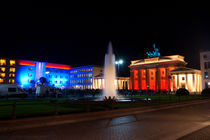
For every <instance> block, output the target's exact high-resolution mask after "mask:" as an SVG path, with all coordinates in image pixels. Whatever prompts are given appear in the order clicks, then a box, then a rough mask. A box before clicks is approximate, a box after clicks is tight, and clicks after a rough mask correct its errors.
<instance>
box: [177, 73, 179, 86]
mask: <svg viewBox="0 0 210 140" xmlns="http://www.w3.org/2000/svg"><path fill="white" fill-rule="evenodd" d="M177 89H179V74H177Z"/></svg>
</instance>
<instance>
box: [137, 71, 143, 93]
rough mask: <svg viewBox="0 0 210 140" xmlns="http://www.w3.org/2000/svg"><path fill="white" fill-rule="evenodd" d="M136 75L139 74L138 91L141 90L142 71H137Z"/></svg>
mask: <svg viewBox="0 0 210 140" xmlns="http://www.w3.org/2000/svg"><path fill="white" fill-rule="evenodd" d="M138 74H139V76H138V81H139V82H138V83H139V90H142V82H141V81H142V71H141V70H139V71H138Z"/></svg>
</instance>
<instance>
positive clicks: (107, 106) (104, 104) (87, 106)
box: [0, 95, 205, 119]
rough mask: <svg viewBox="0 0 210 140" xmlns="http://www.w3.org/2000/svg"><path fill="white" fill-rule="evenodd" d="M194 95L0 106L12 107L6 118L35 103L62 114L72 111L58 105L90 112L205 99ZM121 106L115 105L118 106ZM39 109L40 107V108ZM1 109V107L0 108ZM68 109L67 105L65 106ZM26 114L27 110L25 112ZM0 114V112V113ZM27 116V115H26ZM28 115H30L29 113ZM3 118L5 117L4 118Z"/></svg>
mask: <svg viewBox="0 0 210 140" xmlns="http://www.w3.org/2000/svg"><path fill="white" fill-rule="evenodd" d="M194 97H196V96H182V97H181V96H172V95H171V96H170V95H169V96H168V97H167V96H165V97H164V95H161V96H158V97H156V98H155V99H152V100H149V99H150V96H147V97H146V98H145V100H136V99H133V100H132V98H131V100H130V101H124V102H118V101H110V102H109V101H97V102H96V101H85V100H84V101H78V100H77V101H63V102H58V101H56V100H49V101H50V102H46V103H17V102H14V103H13V104H2V105H1V104H0V108H1V107H8V106H9V107H12V110H11V112H10V114H11V115H10V117H9V116H7V118H6V119H10V118H11V119H16V118H17V116H21V115H20V114H19V115H17V108H18V107H24V106H25V107H28V106H35V105H42V106H43V108H44V107H47V106H48V105H49V106H51V107H52V108H54V109H53V111H52V112H51V113H49V112H48V113H47V115H49V114H50V115H53V114H54V115H59V114H63V113H66V112H67V113H72V112H74V111H72V110H70V109H69V111H59V106H61V105H63V106H65V105H70V106H74V105H78V106H79V107H81V106H83V107H84V108H82V111H81V108H80V111H76V112H91V111H98V110H112V109H119V108H131V107H140V106H148V105H158V104H166V103H177V102H181V101H190V100H196V99H205V98H203V97H201V96H199V97H196V98H194ZM120 105H121V107H117V106H120ZM123 105H126V107H123ZM94 107H101V109H98V110H97V109H94ZM40 109H41V108H40ZM0 110H1V109H0ZM67 110H68V107H67ZM25 113H26V114H27V112H25ZM41 113H43V112H39V113H35V114H33V113H32V116H37V115H38V116H40V114H41ZM0 115H1V114H0ZM26 116H27V115H26ZM29 116H30V115H29ZM22 117H24V115H22ZM0 118H1V116H0ZM4 119H5V118H4Z"/></svg>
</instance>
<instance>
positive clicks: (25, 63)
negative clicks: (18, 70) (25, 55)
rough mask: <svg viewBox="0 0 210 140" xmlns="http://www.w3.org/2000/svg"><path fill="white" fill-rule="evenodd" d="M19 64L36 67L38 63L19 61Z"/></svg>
mask: <svg viewBox="0 0 210 140" xmlns="http://www.w3.org/2000/svg"><path fill="white" fill-rule="evenodd" d="M18 64H19V65H27V66H36V63H34V62H30V61H25V60H19V61H18Z"/></svg>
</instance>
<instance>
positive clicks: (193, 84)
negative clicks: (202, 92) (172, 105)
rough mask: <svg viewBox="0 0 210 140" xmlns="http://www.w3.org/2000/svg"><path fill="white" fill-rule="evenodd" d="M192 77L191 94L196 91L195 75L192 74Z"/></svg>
mask: <svg viewBox="0 0 210 140" xmlns="http://www.w3.org/2000/svg"><path fill="white" fill-rule="evenodd" d="M192 77H193V80H192V81H193V83H192V86H193V92H195V90H196V89H195V88H196V87H195V74H192Z"/></svg>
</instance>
